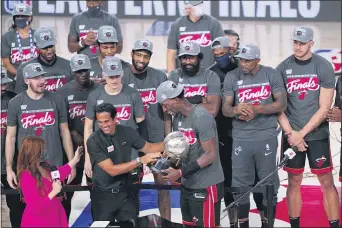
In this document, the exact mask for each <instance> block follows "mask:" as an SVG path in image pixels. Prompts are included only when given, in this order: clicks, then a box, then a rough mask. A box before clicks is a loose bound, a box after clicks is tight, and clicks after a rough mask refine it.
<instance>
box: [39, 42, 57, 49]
mask: <svg viewBox="0 0 342 228" xmlns="http://www.w3.org/2000/svg"><path fill="white" fill-rule="evenodd" d="M56 44H57V40H49V41H46V42H43V43H39V42H37V47H38V48H46V47H49V46H55V45H56Z"/></svg>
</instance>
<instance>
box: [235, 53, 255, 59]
mask: <svg viewBox="0 0 342 228" xmlns="http://www.w3.org/2000/svg"><path fill="white" fill-rule="evenodd" d="M234 57H235V58H238V59H247V60H254V59H257V58H251V57H248V56H243V55H240V54H237V55H235V56H234Z"/></svg>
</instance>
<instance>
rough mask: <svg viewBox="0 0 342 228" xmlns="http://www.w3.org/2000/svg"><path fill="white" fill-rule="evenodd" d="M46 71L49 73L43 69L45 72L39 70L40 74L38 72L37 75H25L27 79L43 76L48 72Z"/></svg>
mask: <svg viewBox="0 0 342 228" xmlns="http://www.w3.org/2000/svg"><path fill="white" fill-rule="evenodd" d="M46 73H47V72H45V71H43V72H39V74H36V75H34V76H28V77H24V78H26V79H31V78H36V77H38V76H41V75H44V74H46Z"/></svg>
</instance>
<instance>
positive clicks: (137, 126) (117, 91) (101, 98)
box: [84, 57, 147, 177]
mask: <svg viewBox="0 0 342 228" xmlns="http://www.w3.org/2000/svg"><path fill="white" fill-rule="evenodd" d="M103 75H104V77H105V79H106V85H104V86H101V87H99V88H97V89H96V90H94V91H93V92H91V93H90V94H89V97H88V100H87V107H86V114H85V126H84V141H85V142H87V139H88V137H89V136H90V135H91V133H92V132H93V128H95V129H97V128H98V126H97V124H96V125H95V122H96V119H95V107H96V105H99V104H102V103H110V104H112V105H114V106H115V108H116V111H117V116H116V118H115V120H116V121H117V122H118V123H119V124H121V125H125V126H129V127H132V128H133V129H134V130H139V132H140V133H141V135H142V137H143V138H146V137H147V129H146V121H145V113H144V106H143V102H142V99H141V96H140V94H139V92H138V91H137V90H136V89H134V88H131V87H129V86H128V85H123V84H122V82H121V80H122V76H123V70H122V65H121V60H120V59H119V58H117V57H107V58H105V60H104V61H103ZM132 155H134V156H138V152H137V151H136V153H133V154H132ZM85 156H86V157H85V166H86V167H85V171H86V174H87V175H88V176H89V177H91V169H90V168H91V167H90V166H89V165H90V163H89V162H90V161H89V160H88V158H87V154H86V155H85Z"/></svg>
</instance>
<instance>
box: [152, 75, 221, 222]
mask: <svg viewBox="0 0 342 228" xmlns="http://www.w3.org/2000/svg"><path fill="white" fill-rule="evenodd" d="M157 100H158V102H159V103H161V104H162V106H163V110H164V112H169V113H172V115H173V116H174V121H173V129H174V130H175V131H180V132H182V133H183V134H184V136H185V137H186V140H187V142H188V144H189V145H190V149H189V152H188V154H187V155H186V156H185V158H184V159H182V168H181V169H173V168H169V169H167V170H164V171H165V172H166V173H167V175H166V176H163V178H164V179H165V180H167V181H175V180H177V179H178V178H180V177H181V199H180V202H181V212H182V220H183V225H184V226H185V227H193V226H195V227H217V226H219V225H220V212H221V210H220V209H221V199H222V198H223V191H224V186H223V181H224V176H223V171H222V167H221V162H220V156H219V152H218V137H217V130H216V123H215V119H214V117H213V116H212V115H211V114H210V113H209V112H208V111H207V110H206V109H205V108H204V107H202V106H200V105H192V104H191V103H190V102H189V101H188V100H187V99H185V98H184V85H182V84H178V85H177V84H176V83H174V82H172V81H166V82H163V83H162V84H161V85H160V86H159V87H158V89H157Z"/></svg>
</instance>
